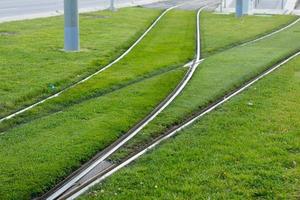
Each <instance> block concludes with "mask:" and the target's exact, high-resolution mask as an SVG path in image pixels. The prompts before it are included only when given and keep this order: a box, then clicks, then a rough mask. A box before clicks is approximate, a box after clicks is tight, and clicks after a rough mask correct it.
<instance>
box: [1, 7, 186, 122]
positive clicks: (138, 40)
mask: <svg viewBox="0 0 300 200" xmlns="http://www.w3.org/2000/svg"><path fill="white" fill-rule="evenodd" d="M180 5H181V4H180ZM180 5H175V6H172V7H170V8H168V9H166V10H165V11H163V12H162V13H161V14H160V15H159V16H158V17H157V18H156V20H155V21H154V22H153V23H152V24H151V25H150V27H149V28H148V29H147V30H146V31H145V32H144V33H143V34H142V35H141V36H140V37H139V38H138V39H137V40H136V41H135V42H134V43H133V44H132V45H131V46H130V47H129V48H128V49H127V50H126V51H125V52H124V53H123V54H122V55H120V56H119V57H118V58H117V59H115V60H114V61H113V62H111V63H109V64H108V65H106V66H105V67H103V68H101V69H100V70H98V71H96V72H95V73H93V74H91V75H89V76H88V77H86V78H84V79H82V80H80V81H78V82H76V83H74V84H72V85H70V86H68V87H66V88H64V89H63V90H61V91H59V92H57V93H55V94H53V95H51V96H49V97H47V98H45V99H43V100H40V101H38V102H36V103H34V104H32V105H30V106H28V107H26V108H23V109H21V110H19V111H17V112H14V113H12V114H10V115H8V116H6V117H3V118H1V119H0V123H1V122H3V121H4V120H8V119H11V118H13V117H15V116H17V115H19V114H21V113H24V112H25V111H27V110H30V109H32V108H34V107H36V106H38V105H40V104H42V103H44V102H46V101H48V100H50V99H53V98H55V97H58V96H59V95H61V94H62V93H64V92H65V91H67V90H69V89H71V88H73V87H75V86H77V85H79V84H81V83H83V82H85V81H87V80H89V79H91V78H92V77H94V76H96V75H97V74H99V73H101V72H103V71H105V70H107V69H108V68H110V67H111V66H113V65H114V64H116V63H117V62H119V61H120V60H121V59H123V58H124V57H125V56H126V55H127V54H128V53H129V52H131V51H132V49H133V48H134V47H135V46H136V45H138V44H139V43H140V42H141V40H142V39H143V38H144V37H145V36H146V35H147V34H148V33H149V32H150V31H151V30H152V29H153V28H154V27H155V26H156V24H157V23H158V22H159V21H160V19H161V18H162V17H163V16H164V15H165V14H167V13H168V12H169V11H170V10H172V9H174V8H177V7H179V6H180Z"/></svg>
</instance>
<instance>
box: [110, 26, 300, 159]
mask: <svg viewBox="0 0 300 200" xmlns="http://www.w3.org/2000/svg"><path fill="white" fill-rule="evenodd" d="M298 30H300V23H297V24H296V25H294V26H293V27H291V28H289V29H287V30H285V31H283V32H281V33H278V34H276V35H273V36H271V37H270V38H266V39H264V40H261V41H259V42H256V43H253V44H250V45H247V46H240V47H236V48H233V49H230V50H227V51H224V52H221V53H218V54H216V55H213V56H210V57H209V58H207V59H206V60H205V61H203V63H202V64H201V67H200V68H199V69H198V70H197V72H196V73H195V75H194V77H193V79H192V80H191V81H190V83H189V84H188V85H187V87H186V89H185V90H184V92H183V93H182V94H181V95H180V96H179V97H178V98H177V99H176V100H175V101H174V102H173V103H172V104H171V105H170V106H169V107H168V108H167V109H165V111H163V112H162V113H161V114H160V115H159V116H157V118H156V119H155V120H153V122H151V123H150V124H149V125H148V126H147V127H146V128H145V129H144V130H142V131H141V133H140V134H138V135H137V136H136V137H135V138H133V139H132V140H131V141H130V142H129V143H128V144H127V145H126V146H125V148H123V149H121V150H119V151H118V152H117V153H116V154H115V155H114V156H113V157H112V158H111V160H112V161H116V162H118V160H119V159H122V158H124V157H126V156H127V155H129V154H131V153H132V152H135V151H136V149H139V148H141V147H142V146H143V145H144V144H147V143H148V142H150V141H151V140H152V139H154V138H156V137H158V136H159V135H161V134H162V133H163V132H165V131H166V130H168V129H170V128H172V127H174V126H176V125H178V124H180V123H181V122H183V121H184V120H185V119H186V118H189V117H191V116H193V115H194V114H195V113H197V112H198V111H199V110H201V109H203V108H205V107H206V106H207V105H209V104H210V103H213V102H214V101H215V100H217V99H219V98H221V97H223V96H224V95H225V94H227V93H229V92H230V91H232V90H233V89H234V88H236V87H238V86H240V85H241V84H243V83H245V82H247V81H248V80H250V79H251V78H253V77H255V76H256V75H258V74H260V73H261V72H263V71H264V70H266V69H268V68H269V67H272V66H274V65H275V64H276V63H278V62H280V61H281V60H283V59H285V58H286V57H288V56H289V55H291V54H293V53H295V52H298V51H299V50H300V44H298V43H297V42H294V41H298V40H299V39H300V35H299V33H298Z"/></svg>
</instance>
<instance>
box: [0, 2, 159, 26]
mask: <svg viewBox="0 0 300 200" xmlns="http://www.w3.org/2000/svg"><path fill="white" fill-rule="evenodd" d="M157 1H161V0H115V2H116V7H130V6H137V5H144V4H148V3H153V2H157ZM109 5H110V0H79V10H80V12H88V11H95V10H103V9H107V8H108V7H109ZM61 14H63V0H47V1H45V0H0V22H6V21H15V20H22V19H33V18H40V17H49V16H56V15H61Z"/></svg>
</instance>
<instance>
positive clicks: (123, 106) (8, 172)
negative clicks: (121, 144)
mask: <svg viewBox="0 0 300 200" xmlns="http://www.w3.org/2000/svg"><path fill="white" fill-rule="evenodd" d="M184 73H185V70H184V69H183V68H179V69H176V70H172V71H169V72H166V73H164V74H161V75H158V76H155V77H152V78H150V79H147V80H144V81H143V82H139V83H136V84H133V85H130V86H128V87H125V88H123V89H120V90H117V91H115V92H112V93H110V94H107V95H105V96H101V97H97V98H94V99H91V100H88V101H86V102H84V103H82V104H78V105H76V106H74V107H71V108H68V109H67V110H65V111H63V112H59V113H55V114H53V115H50V116H47V117H44V118H41V119H38V120H36V121H34V122H33V123H28V124H25V125H23V126H20V127H18V128H14V129H11V130H10V131H9V132H7V133H6V134H4V135H2V136H1V139H0V157H1V162H0V171H1V176H0V182H1V184H0V199H29V198H32V197H36V196H37V195H39V194H41V193H42V192H45V191H46V190H47V189H50V188H51V187H53V185H54V184H55V183H57V181H59V180H61V179H62V178H64V177H65V176H67V175H68V174H69V173H70V172H72V171H73V170H75V169H76V168H78V167H79V166H80V165H81V164H82V163H83V162H85V161H87V160H88V159H89V158H91V157H92V156H93V155H94V154H95V153H97V152H98V151H100V150H102V149H103V148H104V147H106V146H108V145H109V144H111V143H112V142H113V141H115V140H116V139H117V138H118V137H120V136H121V135H122V134H123V133H124V132H126V131H127V130H129V129H130V128H131V127H132V126H133V124H136V123H137V122H138V121H139V120H140V119H141V118H143V117H145V116H146V115H147V114H148V113H150V112H151V110H152V109H153V107H154V106H156V105H157V103H158V102H160V101H161V100H162V99H164V98H165V97H166V95H167V94H169V93H170V92H171V90H173V89H174V87H175V86H176V85H177V83H178V81H179V80H180V79H181V78H182V76H183V74H184ZM157 88H159V90H157Z"/></svg>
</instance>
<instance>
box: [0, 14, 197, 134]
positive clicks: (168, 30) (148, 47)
mask: <svg viewBox="0 0 300 200" xmlns="http://www.w3.org/2000/svg"><path fill="white" fill-rule="evenodd" d="M195 21H196V20H195V13H194V12H190V11H171V12H169V13H168V14H167V15H165V17H164V18H163V19H162V20H161V21H160V22H159V23H158V24H157V26H156V27H155V28H154V29H153V30H152V31H151V32H150V33H149V35H147V36H146V37H145V38H144V39H143V40H142V42H141V43H140V44H139V45H137V46H136V47H135V48H134V49H133V50H132V51H131V52H130V54H128V55H127V56H126V57H125V58H123V59H122V60H121V61H120V62H118V63H117V64H115V65H114V66H113V67H111V68H109V69H107V70H105V71H103V72H101V73H100V74H98V75H96V76H94V77H93V78H92V79H89V80H88V81H86V82H84V83H82V84H79V85H77V86H76V87H74V88H72V89H70V90H68V91H66V92H64V93H63V94H62V95H61V96H59V97H58V98H55V99H52V100H50V101H47V102H46V103H44V104H42V105H40V106H38V107H37V108H35V109H32V110H30V111H28V112H25V113H24V114H22V115H20V116H18V117H17V118H15V119H13V120H9V121H6V122H4V123H1V125H0V130H1V131H5V130H7V129H8V128H10V127H14V126H15V125H16V124H21V123H26V122H28V121H31V120H33V119H36V118H39V117H43V116H46V115H49V114H52V113H55V112H59V111H62V110H64V109H66V108H68V107H70V106H74V105H76V104H78V103H82V102H84V101H86V100H89V99H92V98H95V97H98V96H101V95H105V94H107V93H109V92H112V91H115V90H118V89H120V88H122V87H125V86H127V85H129V84H133V83H135V82H137V81H141V80H142V79H144V78H145V77H148V76H151V75H153V74H154V75H155V74H157V73H162V72H163V71H166V70H170V69H174V68H176V67H178V66H182V65H183V64H184V63H186V62H188V61H190V60H192V59H193V56H194V51H195V50H194V49H195ZM177 41H181V42H180V43H178V42H177ZM162 57H163V59H162Z"/></svg>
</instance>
